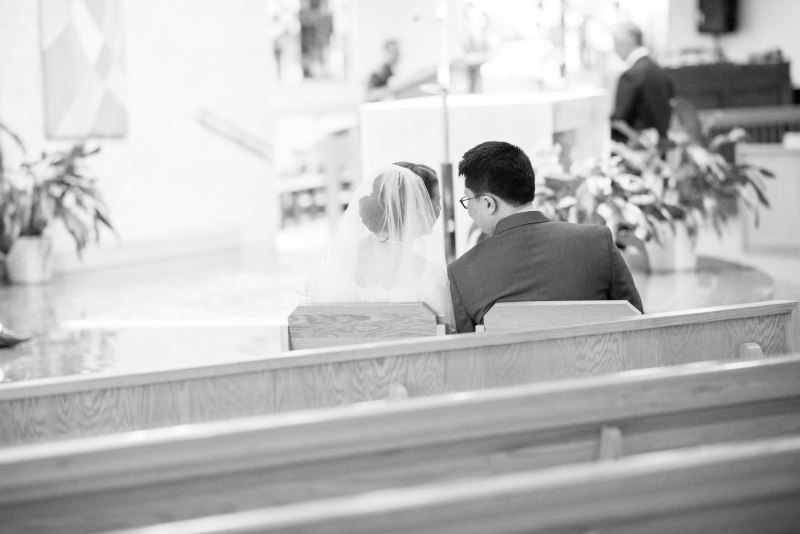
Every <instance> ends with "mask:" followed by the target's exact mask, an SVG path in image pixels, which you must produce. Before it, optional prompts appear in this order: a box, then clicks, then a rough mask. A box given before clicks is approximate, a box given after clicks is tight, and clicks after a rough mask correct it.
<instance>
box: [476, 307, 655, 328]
mask: <svg viewBox="0 0 800 534" xmlns="http://www.w3.org/2000/svg"><path fill="white" fill-rule="evenodd" d="M636 315H641V313H640V312H639V310H637V309H636V308H634V307H633V305H632V304H631V303H630V302H628V301H627V300H574V301H540V302H498V303H496V304H495V305H494V306H492V309H490V310H489V311H488V312H486V315H484V317H483V324H482V325H476V327H475V331H476V332H487V331H488V332H494V333H500V332H523V331H525V330H533V329H537V328H554V327H559V326H572V325H579V324H587V323H597V322H603V321H610V320H613V319H620V318H623V317H634V316H636Z"/></svg>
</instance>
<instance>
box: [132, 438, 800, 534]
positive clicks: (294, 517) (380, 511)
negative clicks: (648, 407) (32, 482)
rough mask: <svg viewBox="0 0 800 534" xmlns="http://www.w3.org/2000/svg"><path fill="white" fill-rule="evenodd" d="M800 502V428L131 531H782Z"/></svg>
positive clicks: (793, 520) (791, 524)
mask: <svg viewBox="0 0 800 534" xmlns="http://www.w3.org/2000/svg"><path fill="white" fill-rule="evenodd" d="M798 509H800V436H793V437H785V438H774V439H771V440H764V441H754V442H745V443H736V444H725V445H716V446H707V447H701V448H690V449H683V450H675V451H667V452H659V453H652V454H645V455H639V456H634V457H629V458H624V459H621V460H619V461H616V462H598V463H594V464H573V465H568V466H562V467H556V468H552V469H547V470H538V471H525V472H518V473H511V474H505V475H499V476H486V477H474V478H471V479H464V480H458V481H451V482H440V483H433V484H422V485H417V486H412V487H408V488H396V489H391V490H384V491H380V492H369V493H363V494H358V495H353V496H343V497H338V498H331V499H322V500H316V501H309V502H303V503H297V504H292V505H287V506H281V507H264V508H261V509H258V510H248V511H244V512H238V513H229V514H224V515H218V516H209V517H202V518H199V519H192V520H187V521H183V522H173V523H166V524H163V525H160V526H157V527H153V528H145V529H139V530H126V531H124V532H128V533H130V532H138V533H139V534H146V533H151V534H153V533H156V532H159V533H163V532H170V533H172V534H188V533H199V532H203V533H232V532H237V533H248V532H261V533H282V532H286V533H289V532H292V533H296V532H303V533H305V534H314V533H320V534H322V533H324V534H368V533H375V532H380V533H382V534H395V533H396V534H399V533H411V532H426V533H435V534H485V533H487V532H491V533H498V534H504V533H509V534H511V533H515V534H516V533H522V532H525V533H539V532H541V533H545V532H546V533H554V532H559V533H563V532H590V531H593V532H626V533H632V532H647V533H648V534H650V533H656V534H660V533H675V532H681V533H683V532H703V533H707V534H715V533H719V534H723V533H724V534H730V533H735V534H745V533H753V532H759V533H765V534H785V533H789V532H794V531H795V530H796V527H797V510H798Z"/></svg>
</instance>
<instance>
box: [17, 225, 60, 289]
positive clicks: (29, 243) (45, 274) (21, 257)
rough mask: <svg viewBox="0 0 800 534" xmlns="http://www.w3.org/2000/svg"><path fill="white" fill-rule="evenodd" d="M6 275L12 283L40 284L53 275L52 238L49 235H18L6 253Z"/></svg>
mask: <svg viewBox="0 0 800 534" xmlns="http://www.w3.org/2000/svg"><path fill="white" fill-rule="evenodd" d="M6 277H7V278H8V281H9V282H11V283H12V284H41V283H42V282H48V281H50V279H51V278H52V277H53V240H52V238H51V237H50V236H49V235H44V236H40V237H27V236H26V237H20V238H17V240H16V241H14V244H13V245H11V250H9V251H8V254H7V255H6Z"/></svg>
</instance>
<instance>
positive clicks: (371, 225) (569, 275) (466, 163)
mask: <svg viewBox="0 0 800 534" xmlns="http://www.w3.org/2000/svg"><path fill="white" fill-rule="evenodd" d="M458 173H459V175H461V176H463V177H464V197H463V198H461V199H460V201H459V202H460V203H461V205H462V206H463V207H464V208H465V209H466V210H467V211H468V213H469V216H470V217H471V218H472V220H473V221H475V223H476V224H477V226H478V227H479V228H480V229H481V231H482V232H483V233H484V234H486V235H487V236H490V237H489V238H487V239H485V240H483V241H481V242H479V243H478V244H477V245H475V246H474V247H473V248H472V249H470V250H469V251H467V252H466V253H465V254H464V255H463V256H461V257H460V258H458V259H456V260H455V261H453V262H452V263H451V264H450V265H447V264H446V262H445V255H444V232H443V231H442V228H441V226H440V225H441V222H440V219H439V212H440V211H441V208H440V202H441V195H440V192H439V183H438V180H437V176H436V172H435V171H434V170H433V169H431V168H430V167H428V166H426V165H421V164H414V163H406V162H398V163H394V164H391V165H389V166H388V167H387V168H386V169H384V170H383V171H382V172H380V173H379V174H378V175H377V176H376V177H375V179H374V180H372V181H371V182H370V181H369V180H365V181H364V183H362V184H361V186H359V187H358V189H357V190H356V192H355V194H354V197H353V198H354V199H357V201H354V202H351V203H350V206H348V208H347V210H346V211H345V212H344V214H343V215H342V216H341V218H340V219H339V221H338V222H337V224H336V226H335V228H334V232H333V236H332V240H331V242H330V244H329V247H328V249H327V251H326V252H325V254H323V255H322V256H321V258H320V259H319V260H318V261H317V263H316V264H315V266H314V268H313V269H312V273H311V275H310V277H309V281H308V285H307V288H306V289H307V296H308V298H309V299H310V300H311V301H314V302H416V301H422V302H425V303H427V304H428V305H429V306H431V307H432V308H434V309H435V310H436V312H437V313H438V314H440V315H443V316H444V317H445V321H446V323H447V324H448V326H449V327H450V329H451V330H452V329H455V330H456V331H457V332H459V333H461V332H473V331H475V325H476V324H479V323H481V321H482V319H483V316H484V315H485V314H486V312H487V311H489V309H490V308H491V307H492V306H493V305H494V304H495V303H496V302H513V301H552V300H606V299H608V300H627V301H628V302H630V303H631V304H632V305H633V306H635V307H636V308H637V309H638V310H639V311H643V309H642V301H641V299H640V297H639V293H638V291H637V289H636V286H635V285H634V281H633V277H632V276H631V273H630V271H629V269H628V267H627V265H626V264H625V260H624V259H623V257H622V255H621V253H620V252H619V250H618V249H617V247H616V245H615V243H614V239H613V238H612V235H611V231H610V230H609V229H608V228H607V227H605V226H597V225H581V224H573V223H566V222H559V221H552V220H550V219H548V218H547V217H545V216H544V215H543V214H542V213H541V212H539V211H536V210H534V208H533V206H532V202H533V196H534V190H535V184H534V181H535V176H534V171H533V167H532V165H531V162H530V159H529V158H528V156H527V155H526V154H525V153H524V152H523V151H522V150H521V149H520V148H518V147H516V146H514V145H511V144H509V143H505V142H500V141H488V142H485V143H481V144H479V145H478V146H476V147H474V148H472V149H470V150H468V151H467V152H466V153H465V154H464V156H463V158H462V159H461V161H460V162H459V164H458Z"/></svg>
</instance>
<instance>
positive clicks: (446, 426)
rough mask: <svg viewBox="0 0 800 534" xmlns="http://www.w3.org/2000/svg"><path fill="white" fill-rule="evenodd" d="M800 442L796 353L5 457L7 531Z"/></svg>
mask: <svg viewBox="0 0 800 534" xmlns="http://www.w3.org/2000/svg"><path fill="white" fill-rule="evenodd" d="M798 433H800V355H797V356H789V357H779V358H766V359H763V360H761V361H754V362H731V363H711V362H709V363H703V364H691V365H683V366H673V367H669V368H662V369H652V370H647V371H636V372H627V373H619V374H613V375H605V376H600V377H590V378H581V379H574V380H564V381H559V382H549V383H541V384H531V385H526V386H520V387H514V388H503V389H497V390H486V391H476V392H470V393H461V394H453V395H445V396H438V397H429V398H420V399H410V400H408V401H405V402H401V403H370V404H364V405H356V406H347V407H341V408H338V409H327V410H318V411H304V412H295V413H287V414H277V415H273V416H265V417H258V418H247V419H240V420H229V421H222V422H218V423H213V424H199V425H191V426H183V427H173V428H166V429H157V430H151V431H148V432H138V433H133V434H127V435H122V434H120V435H113V436H106V437H100V438H93V439H84V440H72V441H68V442H65V443H50V444H39V445H29V446H23V447H11V448H5V449H0V523H2V524H3V527H4V528H3V532H26V531H38V532H59V533H70V532H99V531H103V530H105V529H111V528H119V527H132V526H137V525H148V524H156V523H159V522H162V521H173V520H180V519H188V518H191V517H199V516H202V515H208V514H220V513H225V512H229V511H232V510H247V509H253V508H257V507H260V506H264V505H266V504H269V505H280V504H288V503H293V502H299V501H303V500H308V499H318V498H327V497H333V496H340V495H344V494H347V493H357V492H364V491H373V490H378V489H387V488H392V487H399V486H409V485H413V484H422V483H432V482H435V481H440V482H441V481H448V480H450V481H452V480H459V479H467V478H473V477H482V476H487V475H497V474H503V473H511V472H517V471H522V470H531V469H540V468H546V467H552V466H556V465H562V464H566V463H574V462H587V461H593V460H595V459H597V458H598V455H599V457H601V458H605V459H607V461H611V459H612V458H617V457H619V456H620V455H635V454H641V453H647V452H653V451H662V450H666V449H673V448H679V447H690V446H697V445H707V444H715V443H721V442H732V441H740V440H755V439H763V438H768V437H775V436H784V435H791V434H798Z"/></svg>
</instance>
